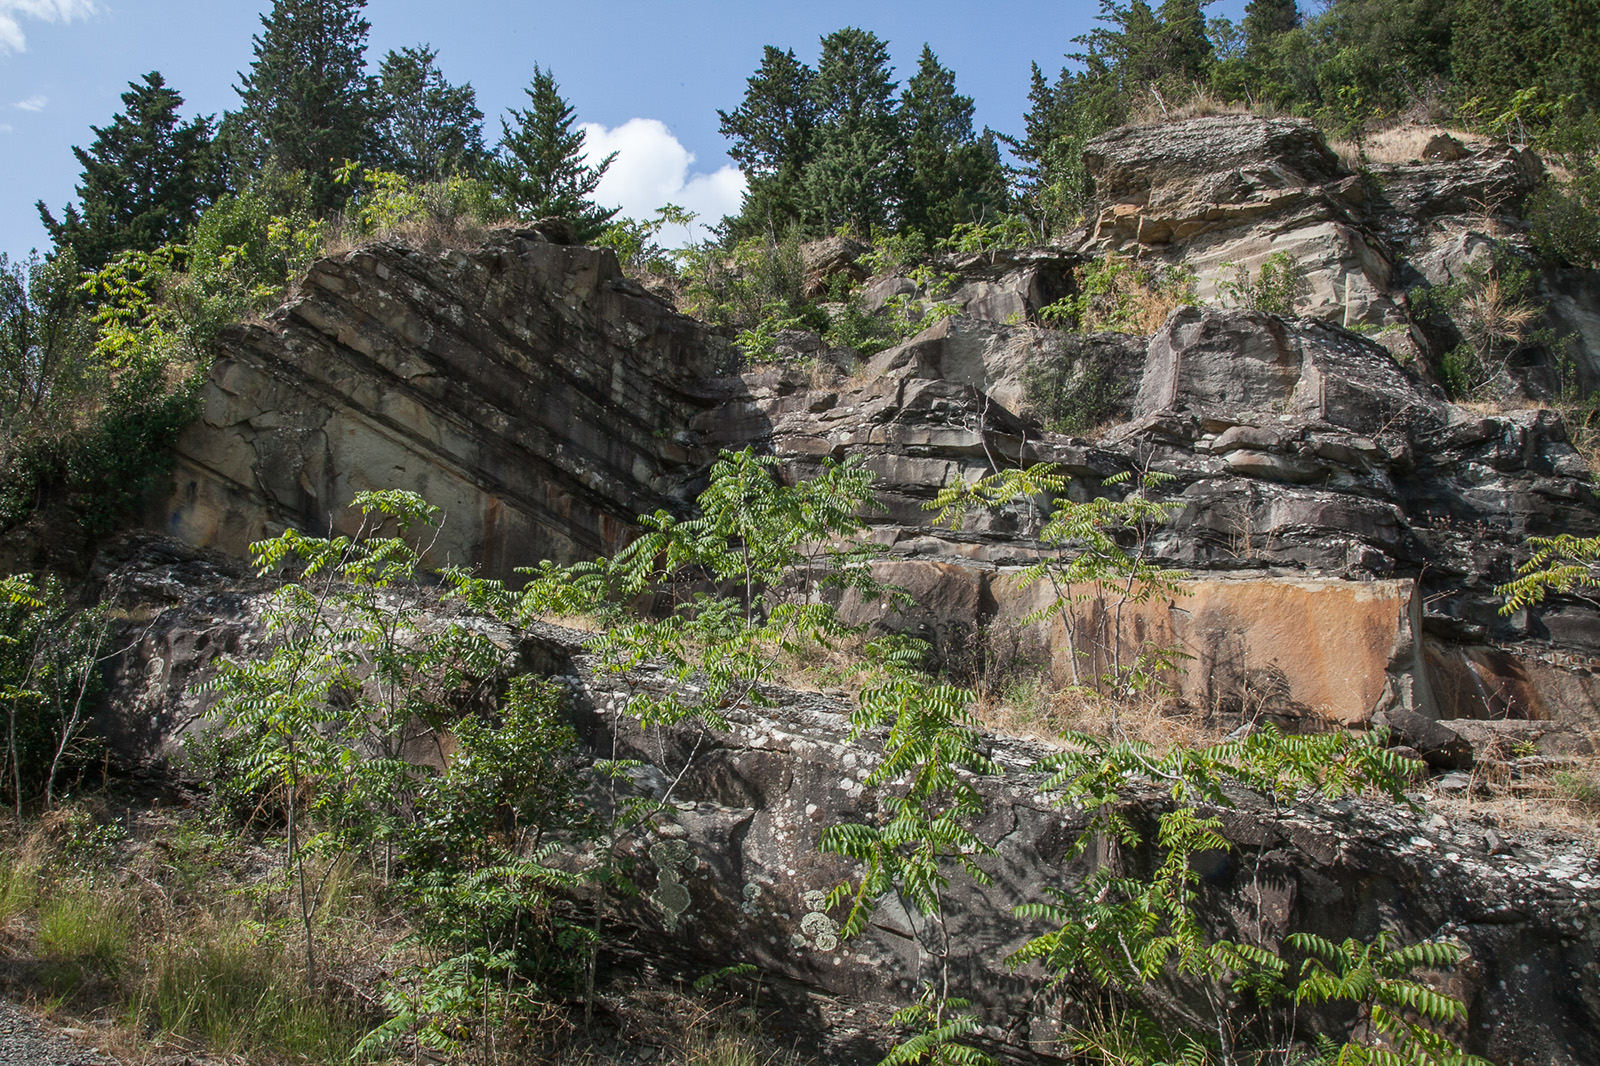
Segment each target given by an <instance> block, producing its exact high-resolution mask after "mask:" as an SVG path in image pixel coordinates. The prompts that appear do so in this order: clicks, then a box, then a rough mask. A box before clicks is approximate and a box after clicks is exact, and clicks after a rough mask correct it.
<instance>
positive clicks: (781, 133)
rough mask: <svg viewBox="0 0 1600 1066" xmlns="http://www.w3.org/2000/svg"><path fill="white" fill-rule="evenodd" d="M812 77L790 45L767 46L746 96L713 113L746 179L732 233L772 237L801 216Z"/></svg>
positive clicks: (810, 145) (811, 145)
mask: <svg viewBox="0 0 1600 1066" xmlns="http://www.w3.org/2000/svg"><path fill="white" fill-rule="evenodd" d="M816 76H817V75H816V71H814V70H812V69H811V68H810V67H809V66H807V65H806V64H804V63H802V62H800V61H799V60H798V59H796V58H795V55H794V50H793V49H790V50H789V51H786V52H784V51H779V50H778V49H776V48H774V47H772V46H771V45H767V46H766V48H764V49H763V50H762V54H761V66H760V67H758V68H757V69H756V72H755V73H754V74H752V75H751V76H750V77H749V78H748V79H747V80H746V82H745V86H746V88H745V94H744V101H743V102H742V103H741V104H740V105H739V106H738V107H737V108H735V109H734V110H733V111H721V110H719V111H718V112H717V115H718V117H720V118H721V120H722V121H721V124H720V129H721V131H722V135H723V136H724V137H726V138H728V139H729V140H730V141H732V142H733V147H731V148H729V149H728V155H730V156H732V157H733V159H734V160H735V161H736V162H737V163H738V164H739V166H740V168H741V169H742V170H743V171H744V173H745V180H746V182H747V184H746V187H745V196H744V205H743V208H742V210H741V211H740V214H739V218H738V219H736V220H734V224H733V227H732V229H733V233H734V235H735V236H745V235H747V234H749V233H758V232H759V233H766V234H768V235H772V236H775V235H777V234H779V233H782V232H783V231H785V230H787V229H788V228H789V227H790V226H792V225H794V224H795V223H797V222H799V221H800V217H801V202H802V200H803V199H804V174H805V169H806V166H807V165H808V164H809V163H810V162H811V158H812V155H813V154H814V151H815V135H816V128H817V105H816V101H815V99H814V98H813V96H812V82H813V81H815V80H816Z"/></svg>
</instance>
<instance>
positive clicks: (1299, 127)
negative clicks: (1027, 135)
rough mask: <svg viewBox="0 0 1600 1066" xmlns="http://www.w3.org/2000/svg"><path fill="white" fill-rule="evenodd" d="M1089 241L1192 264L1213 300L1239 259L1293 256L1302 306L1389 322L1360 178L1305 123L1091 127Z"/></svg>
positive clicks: (1335, 317) (1384, 277) (1384, 265)
mask: <svg viewBox="0 0 1600 1066" xmlns="http://www.w3.org/2000/svg"><path fill="white" fill-rule="evenodd" d="M1084 162H1085V165H1087V166H1088V168H1089V173H1090V174H1091V175H1092V176H1093V178H1094V181H1095V203H1096V217H1095V220H1094V222H1093V223H1092V224H1091V225H1090V229H1089V246H1090V247H1092V248H1095V249H1113V250H1120V251H1124V252H1132V253H1148V254H1153V255H1155V256H1156V257H1157V258H1159V259H1163V260H1166V261H1169V262H1172V263H1179V262H1181V263H1182V264H1183V265H1184V266H1186V267H1188V268H1190V269H1192V270H1193V271H1194V272H1195V274H1196V283H1197V284H1196V289H1197V295H1198V296H1199V298H1200V299H1201V300H1203V301H1207V302H1215V301H1216V300H1217V298H1218V297H1219V295H1220V286H1221V285H1222V284H1224V283H1227V282H1231V281H1233V280H1234V277H1235V272H1236V271H1237V270H1245V271H1248V272H1249V273H1250V274H1251V275H1252V276H1253V275H1254V273H1255V272H1256V270H1257V269H1258V268H1259V267H1260V265H1261V263H1262V262H1263V261H1265V260H1266V258H1267V257H1268V256H1269V255H1273V254H1276V253H1279V252H1284V253H1287V254H1288V255H1290V256H1292V257H1293V258H1294V260H1295V262H1297V263H1298V264H1300V266H1301V267H1302V269H1304V270H1305V271H1306V274H1307V281H1308V282H1309V285H1310V290H1311V291H1310V293H1309V297H1308V299H1307V301H1306V303H1305V304H1304V311H1305V313H1306V314H1310V315H1315V316H1318V317H1325V318H1329V319H1330V320H1332V321H1335V322H1338V323H1339V324H1340V325H1344V326H1355V325H1358V324H1360V325H1374V326H1384V325H1393V324H1398V323H1401V322H1402V321H1403V315H1402V314H1401V313H1400V311H1399V310H1398V309H1397V308H1396V307H1395V306H1394V305H1393V303H1392V301H1390V300H1389V299H1388V298H1387V295H1386V294H1387V293H1388V291H1389V288H1390V282H1391V279H1392V275H1393V271H1394V265H1393V261H1392V257H1391V255H1390V253H1389V252H1388V250H1387V249H1386V248H1385V245H1384V242H1383V241H1382V240H1381V239H1379V238H1378V237H1377V235H1375V234H1373V233H1371V232H1369V231H1368V229H1367V227H1366V226H1365V224H1364V214H1365V210H1364V209H1365V200H1366V192H1367V191H1366V186H1365V184H1364V183H1363V182H1362V180H1361V179H1360V178H1359V177H1357V176H1356V175H1354V174H1351V173H1349V172H1347V171H1346V170H1345V169H1344V167H1343V165H1342V164H1340V162H1339V159H1338V157H1337V156H1335V155H1334V154H1333V153H1332V152H1331V151H1329V150H1328V146H1327V144H1326V143H1325V142H1324V141H1323V139H1322V135H1321V134H1320V133H1318V132H1317V131H1316V129H1314V128H1313V127H1312V126H1311V125H1310V124H1309V123H1305V122H1299V121H1292V120H1281V119H1256V118H1252V117H1249V116H1241V115H1219V116H1213V117H1209V118H1198V119H1191V120H1189V121H1187V122H1174V123H1167V124H1163V125H1159V126H1129V127H1124V128H1122V129H1118V130H1113V131H1112V132H1110V133H1107V134H1104V135H1102V136H1100V137H1097V138H1095V139H1094V140H1092V141H1091V142H1089V145H1088V146H1087V148H1086V149H1085V152H1084Z"/></svg>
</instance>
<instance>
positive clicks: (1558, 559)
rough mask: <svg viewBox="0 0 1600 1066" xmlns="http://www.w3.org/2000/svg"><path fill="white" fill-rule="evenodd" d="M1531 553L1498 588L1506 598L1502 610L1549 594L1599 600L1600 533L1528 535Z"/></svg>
mask: <svg viewBox="0 0 1600 1066" xmlns="http://www.w3.org/2000/svg"><path fill="white" fill-rule="evenodd" d="M1528 548H1529V555H1528V558H1527V560H1526V561H1524V562H1523V563H1521V564H1520V565H1519V566H1518V567H1517V571H1516V574H1515V575H1514V576H1513V577H1512V579H1511V580H1510V581H1507V582H1506V583H1505V584H1503V585H1499V586H1497V587H1496V588H1495V594H1496V595H1498V596H1500V597H1502V598H1504V600H1505V603H1504V604H1502V605H1501V607H1500V613H1501V614H1507V615H1509V614H1512V613H1514V612H1516V611H1521V610H1526V609H1528V608H1530V607H1536V606H1538V605H1539V604H1541V603H1543V602H1544V601H1545V599H1546V598H1547V597H1549V596H1576V597H1579V598H1582V599H1585V600H1588V601H1589V602H1590V603H1594V602H1596V596H1595V594H1594V592H1593V591H1592V590H1595V589H1600V537H1577V536H1573V535H1572V534H1571V533H1563V534H1561V535H1560V536H1556V537H1529V538H1528Z"/></svg>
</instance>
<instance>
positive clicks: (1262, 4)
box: [1243, 0, 1300, 53]
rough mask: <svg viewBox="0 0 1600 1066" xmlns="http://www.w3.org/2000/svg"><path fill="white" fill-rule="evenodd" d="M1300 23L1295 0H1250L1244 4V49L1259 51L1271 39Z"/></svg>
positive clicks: (1298, 10) (1263, 48)
mask: <svg viewBox="0 0 1600 1066" xmlns="http://www.w3.org/2000/svg"><path fill="white" fill-rule="evenodd" d="M1298 25H1300V9H1299V8H1298V7H1297V6H1296V5H1295V0H1250V2H1249V3H1248V4H1246V5H1245V6H1244V23H1243V29H1244V40H1245V51H1246V52H1248V53H1260V52H1263V51H1265V50H1266V49H1267V47H1268V45H1270V44H1271V43H1272V39H1273V38H1274V37H1276V36H1278V35H1279V34H1280V33H1288V32H1289V31H1290V30H1292V29H1294V28H1295V27H1296V26H1298Z"/></svg>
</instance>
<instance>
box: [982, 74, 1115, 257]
mask: <svg viewBox="0 0 1600 1066" xmlns="http://www.w3.org/2000/svg"><path fill="white" fill-rule="evenodd" d="M1072 58H1074V59H1078V60H1079V61H1081V62H1082V63H1083V65H1084V69H1082V70H1078V71H1073V70H1067V69H1063V70H1062V71H1061V74H1060V76H1059V77H1058V78H1057V79H1056V82H1055V84H1054V85H1051V84H1050V83H1049V81H1047V80H1046V78H1045V76H1044V72H1043V71H1041V70H1040V69H1039V67H1038V66H1037V65H1035V66H1034V68H1033V83H1032V88H1031V89H1030V90H1029V93H1028V101H1029V104H1030V106H1029V108H1028V113H1027V115H1026V116H1025V117H1024V119H1023V127H1024V131H1025V133H1024V136H1023V137H1022V138H1021V139H1017V138H1012V137H1002V138H1001V140H1002V141H1004V143H1005V144H1006V145H1007V146H1009V147H1010V148H1011V150H1012V153H1013V154H1014V155H1015V156H1016V157H1017V159H1018V160H1019V161H1020V162H1021V164H1022V165H1021V166H1020V167H1017V168H1015V170H1014V171H1013V175H1014V176H1015V177H1016V178H1017V179H1018V182H1019V184H1020V186H1021V197H1020V199H1021V203H1022V208H1023V213H1024V214H1025V215H1027V216H1028V217H1029V218H1030V219H1032V220H1033V221H1034V222H1035V223H1036V224H1037V225H1039V226H1040V227H1041V228H1042V229H1043V230H1044V231H1045V232H1047V233H1061V232H1065V231H1066V230H1067V229H1070V228H1071V227H1073V226H1076V225H1077V224H1078V221H1079V219H1080V216H1081V215H1082V214H1083V212H1084V211H1085V210H1086V209H1087V207H1088V204H1089V198H1090V193H1091V183H1090V180H1089V174H1088V170H1087V169H1086V168H1085V166H1084V164H1083V146H1084V145H1085V144H1086V143H1087V142H1088V140H1089V139H1090V138H1091V137H1095V136H1098V135H1099V134H1101V133H1104V132H1105V131H1106V130H1108V129H1110V128H1111V127H1113V126H1116V125H1118V124H1119V123H1121V122H1123V121H1124V120H1125V119H1126V117H1127V108H1128V102H1127V98H1126V97H1125V96H1124V95H1123V94H1122V93H1121V92H1120V90H1119V89H1118V86H1117V82H1116V77H1115V74H1114V72H1113V71H1112V69H1111V68H1110V66H1108V64H1107V63H1106V61H1105V59H1104V58H1103V57H1101V56H1098V55H1095V54H1092V53H1085V54H1082V55H1077V56H1073V57H1072Z"/></svg>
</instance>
